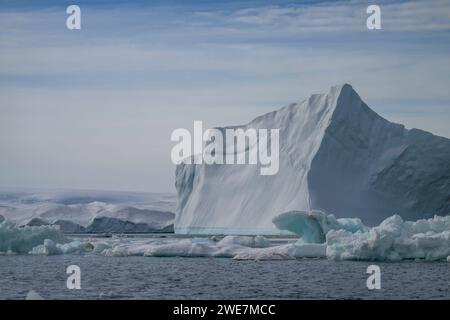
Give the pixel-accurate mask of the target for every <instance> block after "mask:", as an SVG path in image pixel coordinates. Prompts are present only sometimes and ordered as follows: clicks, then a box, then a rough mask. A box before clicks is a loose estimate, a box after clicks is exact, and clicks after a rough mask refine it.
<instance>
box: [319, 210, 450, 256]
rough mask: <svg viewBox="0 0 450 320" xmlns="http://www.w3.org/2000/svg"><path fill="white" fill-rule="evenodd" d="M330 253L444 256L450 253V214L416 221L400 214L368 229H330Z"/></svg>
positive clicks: (327, 236) (339, 254) (328, 238)
mask: <svg viewBox="0 0 450 320" xmlns="http://www.w3.org/2000/svg"><path fill="white" fill-rule="evenodd" d="M326 244H327V257H328V258H331V259H337V260H388V261H398V260H402V259H425V260H443V259H446V257H448V256H449V255H450V216H445V217H440V216H435V217H434V218H431V219H421V220H417V221H415V222H412V221H403V219H402V218H401V217H400V216H399V215H393V216H392V217H389V218H387V219H385V220H384V221H383V222H382V223H381V224H380V225H379V226H377V227H373V228H370V229H369V230H368V231H365V232H356V233H351V232H349V231H347V230H343V229H341V230H330V231H329V232H328V233H327V235H326Z"/></svg>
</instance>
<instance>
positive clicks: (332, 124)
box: [175, 84, 450, 234]
mask: <svg viewBox="0 0 450 320" xmlns="http://www.w3.org/2000/svg"><path fill="white" fill-rule="evenodd" d="M233 128H237V127H233ZM240 128H243V129H244V130H246V129H247V128H254V129H280V159H279V161H280V169H279V172H278V173H277V174H275V175H272V176H264V175H260V167H259V165H205V164H201V165H188V164H181V165H178V166H177V169H176V188H177V192H178V207H177V217H176V219H175V232H177V233H207V234H216V233H220V234H279V233H280V230H278V229H277V228H276V227H275V225H274V224H273V223H272V219H273V218H274V217H276V216H278V215H279V214H281V213H283V212H288V211H298V210H300V211H308V212H309V211H311V210H323V211H325V212H327V213H330V214H334V215H335V216H336V217H338V218H340V217H357V218H360V219H362V221H363V222H364V223H366V224H369V225H373V224H377V223H379V222H381V221H382V220H383V219H384V218H386V217H388V216H391V215H392V214H394V213H398V214H400V215H401V216H402V217H404V218H406V219H417V218H419V217H420V218H425V217H432V216H433V215H434V214H440V215H447V214H449V213H450V191H449V190H450V140H449V139H446V138H442V137H437V136H434V135H432V134H431V133H428V132H424V131H421V130H417V129H412V130H407V129H405V128H404V126H402V125H400V124H395V123H391V122H389V121H387V120H386V119H384V118H382V117H381V116H379V115H378V114H376V113H375V112H374V111H372V110H371V109H370V108H369V107H368V106H367V105H366V104H365V103H364V102H363V101H362V100H361V98H360V97H359V95H358V94H357V93H356V92H355V91H354V90H353V88H352V87H351V86H350V85H348V84H346V85H342V86H335V87H332V88H331V89H330V91H329V92H328V93H327V94H315V95H312V96H311V97H309V98H308V99H306V100H304V101H302V102H300V103H294V104H291V105H288V106H286V107H284V108H282V109H280V110H277V111H273V112H271V113H268V114H265V115H263V116H260V117H258V118H256V119H254V120H253V121H251V122H250V123H249V124H247V125H244V126H240ZM224 129H225V128H222V129H221V130H224Z"/></svg>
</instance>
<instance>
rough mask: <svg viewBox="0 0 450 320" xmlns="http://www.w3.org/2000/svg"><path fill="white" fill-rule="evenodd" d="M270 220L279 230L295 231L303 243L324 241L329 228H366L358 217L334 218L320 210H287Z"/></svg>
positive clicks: (351, 229) (353, 229)
mask: <svg viewBox="0 0 450 320" xmlns="http://www.w3.org/2000/svg"><path fill="white" fill-rule="evenodd" d="M272 222H273V223H274V224H275V226H276V227H277V228H278V229H280V230H287V231H290V232H292V233H295V234H296V235H298V236H299V237H300V238H301V239H302V241H303V242H305V243H324V242H325V235H326V234H327V232H328V231H329V230H339V229H344V230H347V231H349V232H356V231H366V230H367V227H366V226H364V225H363V223H362V222H361V220H360V219H358V218H354V219H351V218H342V219H336V217H335V216H334V215H332V214H330V215H327V214H325V213H324V212H321V211H312V212H305V211H289V212H285V213H282V214H280V215H278V216H276V217H275V218H273V220H272Z"/></svg>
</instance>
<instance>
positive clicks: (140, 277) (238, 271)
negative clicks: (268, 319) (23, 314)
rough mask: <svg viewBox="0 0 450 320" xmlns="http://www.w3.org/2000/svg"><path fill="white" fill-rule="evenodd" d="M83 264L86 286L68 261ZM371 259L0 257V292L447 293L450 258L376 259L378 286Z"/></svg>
mask: <svg viewBox="0 0 450 320" xmlns="http://www.w3.org/2000/svg"><path fill="white" fill-rule="evenodd" d="M72 264H76V265H78V266H79V267H80V268H81V289H80V290H69V289H67V287H66V280H67V276H68V275H67V274H66V268H67V266H69V265H72ZM370 264H373V263H370V262H351V261H345V262H336V261H330V260H326V259H301V260H287V261H286V260H285V261H235V260H232V259H226V258H176V257H173V258H156V257H104V256H97V255H61V256H31V255H16V256H0V298H1V299H23V298H25V296H26V294H27V293H28V292H29V291H30V290H35V291H37V292H38V293H39V294H40V295H41V296H43V297H44V298H45V299H241V298H245V299H272V298H274V299H449V298H450V263H448V262H420V261H405V262H398V263H376V264H377V265H379V266H380V268H381V289H380V290H372V291H371V290H368V289H367V287H366V280H367V277H368V275H367V274H366V270H367V266H369V265H370Z"/></svg>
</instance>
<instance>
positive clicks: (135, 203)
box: [0, 190, 175, 233]
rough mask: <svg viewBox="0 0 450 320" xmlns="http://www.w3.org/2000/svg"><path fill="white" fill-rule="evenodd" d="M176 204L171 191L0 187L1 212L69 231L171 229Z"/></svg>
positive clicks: (18, 220) (14, 218)
mask: <svg viewBox="0 0 450 320" xmlns="http://www.w3.org/2000/svg"><path fill="white" fill-rule="evenodd" d="M174 204H175V201H174V197H173V196H172V195H169V194H152V193H129V192H106V191H56V192H49V191H47V192H43V191H39V192H37V191H32V192H31V191H26V192H24V191H20V192H19V191H6V190H0V215H2V216H4V217H5V218H7V219H8V220H10V221H12V222H14V223H16V224H17V225H28V226H41V225H58V226H59V227H60V230H61V231H62V232H69V233H78V232H90V233H103V232H155V231H160V232H161V231H164V232H166V231H171V230H173V219H174V217H175V215H174V213H172V212H171V211H174Z"/></svg>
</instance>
